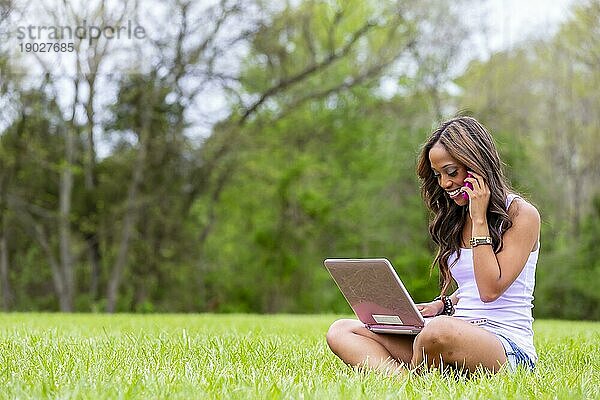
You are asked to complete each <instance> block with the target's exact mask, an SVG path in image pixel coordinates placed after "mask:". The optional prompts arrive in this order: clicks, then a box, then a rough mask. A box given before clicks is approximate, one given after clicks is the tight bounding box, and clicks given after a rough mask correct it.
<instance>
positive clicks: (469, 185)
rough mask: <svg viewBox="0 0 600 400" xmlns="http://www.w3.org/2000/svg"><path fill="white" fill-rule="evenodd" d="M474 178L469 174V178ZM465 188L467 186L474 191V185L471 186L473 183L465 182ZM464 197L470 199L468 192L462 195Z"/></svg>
mask: <svg viewBox="0 0 600 400" xmlns="http://www.w3.org/2000/svg"><path fill="white" fill-rule="evenodd" d="M472 177H473V175H471V174H469V173H467V178H472ZM463 186H466V187H468V188H469V189H471V190H472V189H473V185H472V184H471V182H465V184H464V185H463ZM462 197H463V199H465V200H468V199H469V194H468V193H467V192H463V193H462Z"/></svg>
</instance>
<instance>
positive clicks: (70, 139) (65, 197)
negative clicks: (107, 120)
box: [58, 126, 75, 312]
mask: <svg viewBox="0 0 600 400" xmlns="http://www.w3.org/2000/svg"><path fill="white" fill-rule="evenodd" d="M73 131H74V127H73V126H69V127H68V128H67V129H66V138H65V164H66V165H64V166H63V168H62V171H61V173H60V188H59V221H58V230H59V250H60V253H59V254H60V270H61V272H62V274H61V275H62V278H63V279H64V282H63V283H64V290H63V291H62V292H61V293H59V297H60V298H59V301H60V310H61V311H63V312H71V311H73V295H74V290H73V285H74V281H75V280H74V274H73V257H72V255H71V223H70V217H71V197H72V194H73V171H72V164H73V159H74V152H75V143H74V142H75V138H74V136H75V134H74V132H73Z"/></svg>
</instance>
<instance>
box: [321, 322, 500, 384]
mask: <svg viewBox="0 0 600 400" xmlns="http://www.w3.org/2000/svg"><path fill="white" fill-rule="evenodd" d="M327 343H328V345H329V347H330V348H331V350H332V351H333V352H334V353H335V354H336V355H337V356H338V357H339V358H340V359H342V361H344V362H345V363H346V364H349V365H352V366H359V367H364V368H369V369H375V370H381V371H383V372H386V373H393V372H400V371H402V369H403V368H404V366H410V367H412V368H415V367H418V366H421V365H423V364H424V365H427V366H431V367H439V366H440V364H441V363H443V364H445V365H451V366H453V367H456V368H459V369H463V368H464V369H466V370H468V371H469V372H474V371H475V370H476V369H477V368H481V367H483V368H485V369H487V370H489V371H492V372H496V371H498V370H499V369H500V367H501V366H502V365H503V364H504V363H505V362H506V354H505V352H504V348H503V347H502V344H501V343H500V341H499V340H498V339H497V338H496V336H495V335H494V334H492V333H490V332H488V331H486V330H485V329H482V328H480V327H478V326H474V325H472V324H470V323H468V322H465V321H463V320H460V319H458V318H454V317H448V316H438V317H435V318H433V319H432V320H431V321H429V323H428V324H427V325H426V326H425V328H423V330H422V331H421V333H419V334H418V335H417V336H416V337H415V336H409V335H387V334H377V333H373V332H371V331H370V330H368V329H367V328H365V327H364V325H363V324H362V323H361V322H360V321H357V320H352V319H341V320H338V321H335V322H334V323H333V324H332V325H331V327H330V328H329V331H328V332H327Z"/></svg>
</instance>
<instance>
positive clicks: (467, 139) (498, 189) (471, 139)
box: [417, 117, 512, 295]
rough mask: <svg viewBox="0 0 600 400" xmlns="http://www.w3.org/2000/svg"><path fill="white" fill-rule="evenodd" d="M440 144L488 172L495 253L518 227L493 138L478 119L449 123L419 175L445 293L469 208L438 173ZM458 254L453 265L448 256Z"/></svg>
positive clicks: (423, 156)
mask: <svg viewBox="0 0 600 400" xmlns="http://www.w3.org/2000/svg"><path fill="white" fill-rule="evenodd" d="M436 143H440V144H442V145H443V146H444V147H445V148H446V150H447V151H448V153H449V154H450V155H451V156H452V157H453V158H454V159H455V160H457V161H458V162H460V163H461V164H463V165H464V166H465V167H466V168H467V169H468V170H471V171H473V172H475V173H477V174H479V175H481V176H483V179H484V180H485V183H486V184H487V185H488V187H489V189H490V192H491V195H490V202H489V205H488V209H487V221H488V225H489V230H490V236H491V237H492V244H493V248H494V252H495V253H498V252H499V251H500V250H502V233H504V232H506V231H507V230H508V229H509V228H510V227H511V226H512V222H511V221H510V219H509V217H508V213H507V211H506V203H505V201H506V196H507V195H508V194H509V193H511V192H512V189H511V188H510V185H509V183H508V182H507V180H506V178H505V177H504V173H503V168H502V162H501V161H500V157H499V156H498V151H497V150H496V145H495V144H494V140H493V139H492V136H491V135H490V134H489V132H488V131H487V130H486V129H485V127H484V126H483V125H481V124H480V123H479V122H478V121H477V120H475V119H474V118H471V117H457V118H453V119H451V120H449V121H446V122H443V123H442V124H441V125H440V126H439V127H438V128H437V129H436V130H435V131H434V132H433V133H432V134H431V136H430V137H429V139H428V140H427V142H425V144H424V145H423V147H422V150H421V153H420V156H419V160H418V163H417V175H418V176H419V178H420V181H421V196H422V197H423V200H424V201H425V204H426V205H427V207H428V208H429V210H430V211H431V212H432V217H431V220H430V223H429V233H430V234H431V237H432V239H433V241H434V243H435V244H436V245H437V246H438V252H437V255H436V257H435V259H434V261H433V264H432V268H434V267H435V266H436V265H437V266H438V267H439V269H440V286H441V293H442V295H444V294H446V291H447V290H448V288H449V287H450V284H451V283H452V275H451V274H450V268H452V267H453V266H454V264H455V263H456V261H457V260H458V257H459V256H460V250H461V244H462V231H463V228H464V225H465V221H466V217H467V213H468V209H467V207H461V206H459V205H457V204H456V203H455V202H454V201H453V200H452V199H450V197H449V196H448V194H447V193H446V191H445V190H444V189H443V188H442V187H441V186H440V185H439V183H438V180H437V178H436V177H435V176H434V175H433V170H432V168H431V163H430V161H429V151H430V150H431V148H432V147H433V146H434V145H435V144H436ZM454 252H456V255H457V258H456V259H455V261H454V262H453V263H452V265H448V259H449V257H450V255H452V253H454Z"/></svg>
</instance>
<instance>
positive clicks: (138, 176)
mask: <svg viewBox="0 0 600 400" xmlns="http://www.w3.org/2000/svg"><path fill="white" fill-rule="evenodd" d="M151 101H152V100H151ZM150 108H152V107H151V105H148V107H146V110H148V109H150ZM142 120H143V121H144V122H143V124H144V126H143V127H142V129H141V132H140V145H139V150H138V154H137V158H136V161H135V164H134V169H133V177H132V180H131V183H130V185H129V190H128V191H127V200H126V201H127V203H126V204H127V206H126V207H125V210H126V211H125V217H124V218H123V231H122V232H123V234H122V236H121V242H120V244H119V250H118V253H117V260H116V261H115V264H114V266H113V268H112V272H111V275H110V280H109V282H108V291H107V304H106V311H107V312H109V313H114V312H115V310H116V306H117V298H118V294H119V286H120V285H121V279H122V276H123V271H124V270H125V265H126V264H127V253H128V252H129V241H130V240H131V235H132V233H133V228H134V226H135V223H136V222H137V217H138V210H137V207H136V202H137V195H138V191H139V188H140V184H141V183H142V179H143V178H144V165H145V163H146V157H147V153H148V141H149V139H150V126H149V124H150V115H148V111H146V112H144V115H143V118H142Z"/></svg>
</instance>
